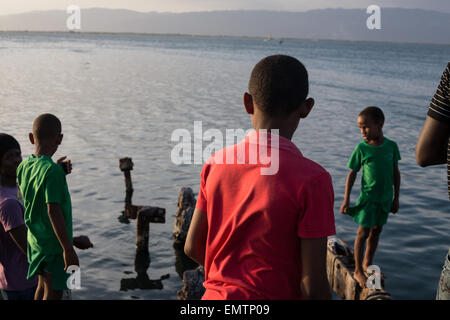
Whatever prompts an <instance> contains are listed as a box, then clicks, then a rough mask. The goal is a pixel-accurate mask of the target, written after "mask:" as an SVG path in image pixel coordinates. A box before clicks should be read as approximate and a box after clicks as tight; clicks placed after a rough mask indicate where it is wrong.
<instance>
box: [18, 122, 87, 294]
mask: <svg viewBox="0 0 450 320" xmlns="http://www.w3.org/2000/svg"><path fill="white" fill-rule="evenodd" d="M29 138H30V141H31V143H32V144H34V145H35V153H34V154H32V155H31V156H30V157H28V158H27V159H26V160H24V161H22V163H21V164H20V165H19V167H18V168H17V178H18V182H19V188H20V190H21V192H22V195H23V199H24V205H25V217H24V218H25V225H26V226H27V228H28V237H27V240H28V246H27V257H28V262H29V269H28V275H27V277H28V279H30V278H31V277H33V276H34V275H35V274H38V278H39V283H38V288H37V289H36V293H35V299H36V300H41V299H43V300H47V299H52V300H53V299H61V297H62V294H63V291H64V290H67V279H68V278H69V274H68V273H67V272H66V270H67V268H68V267H69V266H71V265H76V266H79V262H78V256H77V254H76V252H75V250H74V248H73V245H75V246H76V247H77V248H79V249H87V248H89V247H92V244H91V242H90V241H89V238H88V237H86V236H80V237H73V236H72V205H71V200H70V194H69V189H68V187H67V182H66V173H70V172H71V170H72V167H71V163H70V160H65V158H66V157H63V158H61V159H59V160H58V161H57V163H54V162H53V160H52V158H51V157H52V156H53V155H54V154H55V152H56V150H57V149H58V146H59V145H60V144H61V141H62V138H63V135H62V134H61V122H60V121H59V119H58V118H57V117H56V116H54V115H52V114H42V115H40V116H39V117H37V118H36V119H35V120H34V123H33V133H30V134H29ZM72 243H73V245H72Z"/></svg>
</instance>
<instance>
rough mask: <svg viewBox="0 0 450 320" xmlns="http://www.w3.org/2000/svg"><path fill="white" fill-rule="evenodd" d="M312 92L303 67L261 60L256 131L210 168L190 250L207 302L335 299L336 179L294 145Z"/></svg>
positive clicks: (252, 104) (255, 75)
mask: <svg viewBox="0 0 450 320" xmlns="http://www.w3.org/2000/svg"><path fill="white" fill-rule="evenodd" d="M308 88H309V85H308V73H307V71H306V69H305V67H304V66H303V64H302V63H301V62H300V61H298V60H297V59H295V58H292V57H289V56H283V55H276V56H270V57H267V58H265V59H263V60H261V61H260V62H259V63H258V64H257V65H256V66H255V68H254V69H253V71H252V75H251V78H250V82H249V92H248V93H245V94H244V106H245V110H246V111H247V113H248V114H249V115H250V117H251V119H252V125H253V128H254V130H253V131H251V132H250V133H249V134H248V135H247V137H246V138H245V139H244V140H243V141H242V142H240V143H238V144H236V145H234V146H229V147H227V148H225V149H223V150H221V151H219V152H217V153H216V154H215V155H213V156H212V157H211V158H210V159H209V160H208V161H207V162H206V164H205V165H204V167H203V170H202V173H201V184H200V192H199V195H198V199H197V205H196V210H195V212H194V215H193V218H192V222H191V226H190V229H189V232H188V236H187V240H186V245H185V252H186V254H187V255H189V256H190V257H191V258H193V259H194V260H195V261H197V262H198V263H200V264H202V265H204V267H205V282H204V286H205V288H206V291H205V294H204V295H203V299H230V300H243V299H329V298H330V289H329V285H328V280H327V275H326V252H327V245H326V244H327V237H328V236H330V235H333V234H335V225H334V212H333V207H334V205H333V203H334V192H333V186H332V182H331V176H330V175H329V173H328V172H327V171H326V170H325V169H323V168H322V167H321V166H320V165H318V164H317V163H315V162H313V161H311V160H309V159H307V158H305V157H304V156H303V155H302V153H301V152H300V150H299V149H298V148H297V147H296V146H295V145H294V144H293V143H292V142H291V138H292V136H293V134H294V132H295V130H296V129H297V126H298V124H299V121H300V119H301V118H306V116H307V115H308V113H309V112H310V111H311V109H312V107H313V105H314V100H313V99H312V98H307V95H308ZM269 149H270V152H267V151H268V150H269ZM242 150H245V151H244V152H242ZM255 150H257V152H256V157H255V152H254V151H255ZM261 150H263V152H261ZM265 152H266V153H265ZM263 154H265V155H268V157H269V158H270V163H268V162H267V161H266V160H267V157H265V159H264V161H263V157H261V155H263ZM230 155H231V156H230ZM258 155H259V157H257V156H258ZM256 158H257V161H252V159H253V160H255V159H256ZM223 160H225V161H223ZM264 169H266V171H264ZM267 169H269V170H267Z"/></svg>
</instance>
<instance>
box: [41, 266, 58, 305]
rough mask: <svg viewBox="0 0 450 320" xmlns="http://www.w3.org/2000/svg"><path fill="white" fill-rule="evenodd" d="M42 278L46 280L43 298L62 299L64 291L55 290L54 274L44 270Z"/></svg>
mask: <svg viewBox="0 0 450 320" xmlns="http://www.w3.org/2000/svg"><path fill="white" fill-rule="evenodd" d="M42 278H43V280H44V281H43V283H44V297H43V300H61V298H62V295H63V292H62V291H60V290H53V288H52V274H51V273H47V272H44V273H43V275H42Z"/></svg>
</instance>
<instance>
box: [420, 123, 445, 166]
mask: <svg viewBox="0 0 450 320" xmlns="http://www.w3.org/2000/svg"><path fill="white" fill-rule="evenodd" d="M449 134H450V126H449V125H448V124H446V123H445V122H443V121H439V120H436V119H434V118H432V117H430V116H428V115H427V117H426V119H425V123H424V124H423V128H422V131H421V132H420V136H419V139H417V143H416V162H417V164H418V165H419V166H421V167H427V166H432V165H437V164H444V163H446V162H447V145H448V137H449Z"/></svg>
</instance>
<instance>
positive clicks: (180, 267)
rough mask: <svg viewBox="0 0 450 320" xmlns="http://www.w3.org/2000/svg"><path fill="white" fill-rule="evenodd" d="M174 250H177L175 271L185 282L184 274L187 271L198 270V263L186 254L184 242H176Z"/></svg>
mask: <svg viewBox="0 0 450 320" xmlns="http://www.w3.org/2000/svg"><path fill="white" fill-rule="evenodd" d="M173 248H174V249H175V270H176V271H177V273H178V275H179V276H180V279H182V280H183V273H184V272H185V271H186V270H191V269H195V268H197V267H198V263H197V262H195V261H194V260H192V259H191V258H189V257H188V256H187V255H186V254H185V253H184V242H177V241H175V242H174V243H173Z"/></svg>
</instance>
